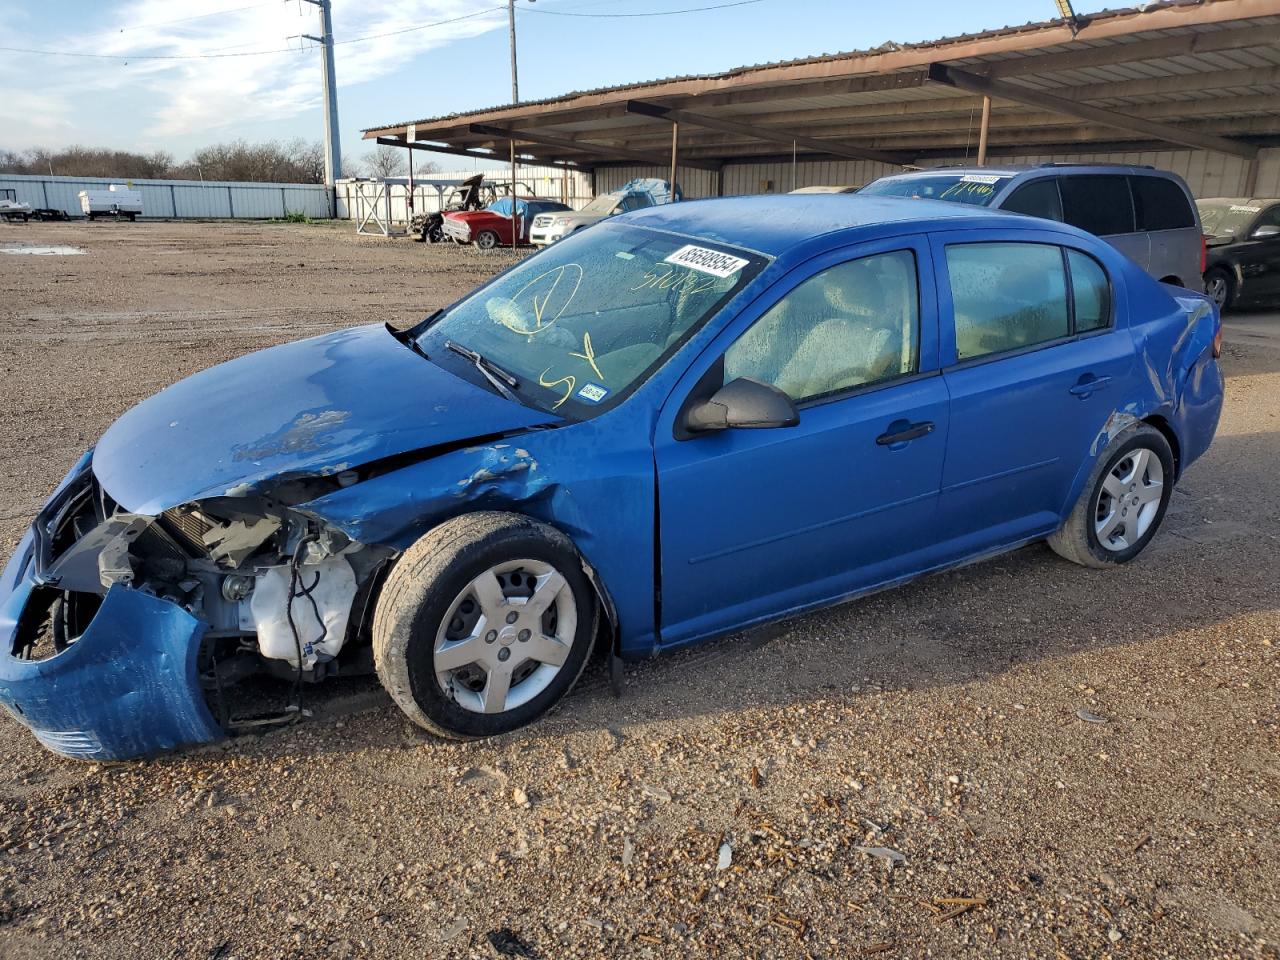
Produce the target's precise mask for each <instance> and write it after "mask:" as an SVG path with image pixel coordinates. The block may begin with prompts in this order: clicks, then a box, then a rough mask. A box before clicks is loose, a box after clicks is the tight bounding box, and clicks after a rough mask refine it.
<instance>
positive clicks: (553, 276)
mask: <svg viewBox="0 0 1280 960" xmlns="http://www.w3.org/2000/svg"><path fill="white" fill-rule="evenodd" d="M562 281H563V282H562ZM580 286H582V267H580V266H579V265H578V264H576V263H565V264H561V265H560V266H558V267H552V268H551V269H550V270H547V271H546V272H545V273H540V274H538V276H536V277H534V278H533V279H532V280H530V281H529V282H528V283H526V284H525V285H524V286H523V287H521V288H520V290H519V291H518V292H517V293H516V295H515V296H514V297H512V298H511V300H512V302H513V303H515V304H516V305H517V306H519V305H520V304H521V303H522V302H523V298H524V295H525V293H526V292H529V291H532V293H531V295H530V298H529V301H528V302H529V305H530V307H532V310H533V323H532V325H531V324H530V323H529V317H528V316H526V315H524V313H523V311H520V312H519V313H517V315H515V316H507V315H504V316H501V317H497V318H495V319H497V321H498V322H499V323H501V324H502V325H503V326H504V327H506V328H507V329H508V330H510V331H511V332H512V333H518V334H521V335H523V336H526V337H531V336H533V335H534V334H535V333H541V332H542V331H543V330H546V329H547V328H548V327H550V326H551V325H552V324H554V323H555V322H556V321H557V320H559V319H560V317H561V316H563V314H564V312H565V311H566V310H567V309H569V304H570V303H572V302H573V298H574V297H575V296H577V294H578V288H579V287H580Z"/></svg>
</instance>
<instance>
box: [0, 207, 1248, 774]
mask: <svg viewBox="0 0 1280 960" xmlns="http://www.w3.org/2000/svg"><path fill="white" fill-rule="evenodd" d="M1220 347H1221V329H1220V323H1219V318H1218V315H1217V312H1216V310H1215V309H1214V308H1213V305H1212V304H1211V303H1210V302H1209V301H1208V300H1207V299H1206V298H1205V297H1203V296H1200V295H1198V294H1193V293H1190V292H1188V291H1186V290H1180V289H1176V288H1173V287H1168V286H1163V285H1161V284H1159V283H1157V282H1156V281H1154V280H1152V279H1151V278H1150V277H1148V276H1147V275H1146V274H1145V273H1144V272H1143V271H1142V270H1141V269H1140V268H1139V267H1137V266H1136V265H1135V264H1133V263H1131V262H1130V261H1128V260H1127V259H1125V258H1124V257H1123V256H1121V255H1120V254H1118V253H1117V252H1116V251H1115V250H1113V249H1112V248H1111V247H1109V246H1108V245H1107V244H1105V243H1103V242H1101V241H1099V240H1097V239H1096V238H1094V237H1091V236H1089V235H1087V234H1084V233H1082V232H1080V231H1078V230H1075V229H1073V228H1071V227H1067V226H1064V225H1062V224H1057V223H1049V222H1047V221H1040V220H1034V219H1031V218H1027V217H1020V216H1015V215H1007V214H1002V213H999V212H992V211H986V210H980V209H975V208H971V207H963V206H956V205H953V204H944V203H933V202H931V201H909V200H891V199H873V198H860V197H858V196H839V195H831V196H816V195H815V196H785V197H753V198H742V199H730V200H713V201H701V202H692V203H680V204H670V205H666V206H661V207H655V208H651V209H647V210H644V211H640V212H637V213H633V214H627V215H623V216H620V217H617V218H615V219H612V220H610V221H609V222H607V223H604V224H601V225H599V226H598V227H597V228H596V229H592V230H589V231H585V232H583V233H581V234H579V235H575V236H573V237H569V238H567V239H565V240H564V241H562V242H561V243H558V244H555V245H554V246H552V247H550V248H548V249H546V250H545V251H543V252H541V253H538V254H536V255H534V256H531V257H528V258H526V259H524V260H522V261H521V262H520V263H518V264H517V265H516V266H514V267H512V268H511V269H510V270H508V271H506V272H505V273H503V274H502V275H500V276H498V277H496V278H495V279H494V280H492V281H491V282H489V283H488V284H486V285H484V286H483V287H481V288H479V289H478V290H476V291H475V292H473V293H471V294H470V295H468V296H467V297H465V298H463V299H462V300H460V301H459V302H457V303H456V304H454V305H452V306H451V307H449V308H447V309H445V310H442V311H440V312H439V313H437V314H435V315H433V316H431V317H428V318H427V319H426V320H424V321H423V322H422V323H421V324H419V325H418V326H417V327H415V328H413V329H411V330H409V331H405V332H400V331H396V330H393V329H391V328H389V327H386V326H381V325H375V326H368V327H359V328H355V329H350V330H344V331H341V332H337V333H332V334H329V335H326V336H321V337H317V338H314V339H310V340H304V341H300V342H297V343H292V344H287V345H284V346H279V347H275V348H272V349H269V350H264V351H262V352H260V353H255V354H251V355H248V356H245V357H242V358H240V359H238V360H234V361H232V362H230V363H226V364H223V365H221V366H218V367H214V368H212V369H209V370H205V371H204V372H202V373H199V374H196V375H195V376H193V377H191V378H189V379H187V380H184V381H182V382H180V383H177V384H175V385H174V386H172V387H170V388H168V389H167V390H164V391H163V392H161V393H160V394H158V395H156V396H155V397H152V398H151V399H149V400H147V401H145V402H144V403H142V404H140V405H139V406H138V407H136V408H135V409H133V410H132V411H130V412H129V413H127V414H125V415H124V416H123V417H122V418H121V419H120V420H119V421H117V422H116V423H115V424H114V425H113V426H112V427H111V428H110V429H109V430H108V431H107V432H106V434H105V435H104V436H103V437H102V439H101V441H100V442H99V443H98V444H97V446H96V448H95V449H93V450H92V451H90V452H89V453H87V454H85V456H84V458H83V459H82V460H81V461H80V463H79V464H77V466H76V467H75V468H74V469H73V470H72V471H71V473H70V474H69V475H68V476H67V477H66V479H65V480H64V481H63V482H62V484H61V485H60V486H59V488H58V489H57V490H56V491H55V492H54V494H53V495H52V497H51V498H50V500H49V502H48V503H47V504H46V506H45V507H44V509H43V510H41V512H40V513H39V515H38V516H37V517H36V518H35V521H34V523H33V524H32V526H31V529H30V531H29V533H28V534H27V536H26V538H25V539H24V540H23V541H22V543H21V544H20V546H19V548H18V551H17V553H16V555H15V556H14V557H13V559H12V560H11V561H10V563H9V565H8V567H7V569H6V570H5V572H4V574H3V577H2V578H0V702H3V703H4V705H5V706H6V707H7V708H8V709H9V710H10V712H11V713H12V714H13V715H14V716H15V717H16V718H17V719H18V720H19V721H21V722H22V723H24V724H26V725H27V726H28V727H30V729H31V730H32V732H33V733H34V734H35V735H36V736H37V737H38V738H39V739H40V740H41V741H42V742H43V743H44V744H46V745H47V746H48V747H50V748H51V749H53V750H56V751H59V752H61V753H64V754H67V755H70V756H79V757H86V758H123V757H133V756H140V755H145V754H149V753H154V752H156V751H160V750H165V749H172V748H175V747H180V746H184V745H188V744H193V743H200V742H205V741H210V740H214V739H217V738H220V737H223V736H226V735H227V734H228V733H231V732H235V731H236V730H239V729H242V728H244V727H245V726H246V725H247V724H253V723H261V722H263V718H261V717H258V718H246V717H243V716H239V715H237V713H236V709H235V708H234V706H233V704H234V703H236V702H238V701H237V700H236V698H235V697H233V696H231V692H232V691H231V687H232V686H233V685H234V684H235V683H236V682H237V681H238V680H240V679H242V678H244V677H245V676H247V675H250V674H255V673H266V674H271V675H275V676H278V677H279V678H281V679H282V680H283V681H285V682H284V683H283V684H281V686H280V689H281V691H282V696H283V697H285V698H286V700H287V704H286V709H284V710H282V711H281V712H280V714H279V715H278V716H275V717H268V718H266V719H267V721H271V720H274V719H288V718H289V717H291V716H293V717H296V715H297V709H298V701H299V698H300V697H301V696H302V692H303V691H304V690H305V689H307V687H308V685H310V684H313V683H317V682H320V681H322V680H324V679H325V678H327V677H331V676H334V675H336V674H350V673H353V672H359V671H361V670H366V671H367V670H376V672H377V675H378V676H379V678H380V679H381V682H382V683H383V685H384V686H385V687H386V689H387V690H388V692H389V693H390V694H391V696H392V697H393V698H394V700H395V702H396V703H397V704H398V705H399V706H400V707H401V708H402V709H403V710H404V711H405V713H407V714H408V715H409V716H410V717H411V718H412V719H413V720H415V721H416V722H417V723H419V724H421V725H422V726H423V727H425V728H427V729H429V730H432V731H435V732H437V733H439V734H443V735H447V736H454V737H463V738H467V737H483V736H490V735H493V734H498V733H501V732H504V731H508V730H512V729H514V728H517V727H519V726H521V725H523V724H526V723H529V722H530V721H532V720H534V719H535V718H536V717H538V716H540V715H541V714H543V713H545V712H546V711H547V710H549V709H551V707H552V706H554V705H555V704H556V703H557V702H558V701H559V700H560V699H561V698H563V697H564V696H565V694H566V693H567V692H568V691H569V689H570V688H571V687H572V686H573V684H574V682H575V681H576V680H577V678H578V676H579V674H580V673H581V672H582V670H583V667H584V665H585V664H586V662H587V660H588V656H589V654H590V652H591V650H592V648H593V647H594V646H597V645H599V646H602V647H604V648H606V649H607V650H608V652H609V654H610V655H611V656H612V657H613V658H614V661H613V662H615V663H616V662H618V660H619V659H637V658H642V657H647V656H650V655H652V654H654V653H657V652H660V651H665V650H669V649H673V648H676V647H680V646H683V645H685V644H690V643H694V642H697V641H700V640H704V639H707V638H708V637H713V636H716V635H720V634H724V633H727V632H731V631H736V630H741V629H743V628H745V627H749V626H752V625H753V624H759V623H762V622H765V621H769V620H775V619H778V618H780V617H787V616H791V615H794V614H796V613H799V612H801V611H804V610H810V609H813V608H815V607H821V606H824V605H827V604H831V603H835V602H837V601H840V600H844V599H846V598H848V597H851V596H855V595H858V594H862V593H867V592H869V591H872V590H879V589H882V588H884V587H887V586H891V585H894V584H898V583H902V582H905V581H907V580H910V579H912V578H913V577H918V576H920V575H922V574H925V573H929V572H931V571H935V570H941V569H945V568H948V567H953V566H956V565H957V564H962V563H965V562H967V561H970V560H973V559H974V558H976V557H983V556H989V555H992V554H995V553H999V552H1001V551H1006V550H1011V549H1013V548H1015V547H1018V546H1020V545H1022V544H1026V543H1029V542H1031V541H1035V540H1045V539H1047V540H1048V542H1049V544H1050V545H1051V546H1052V547H1053V549H1054V550H1056V551H1057V552H1058V553H1059V554H1061V555H1062V556H1063V557H1066V558H1067V559H1069V560H1073V561H1075V562H1077V563H1080V564H1084V565H1086V566H1093V567H1107V566H1110V565H1113V564H1118V563H1123V562H1125V561H1128V560H1131V559H1132V558H1133V557H1135V556H1136V555H1137V554H1138V553H1140V552H1141V551H1142V549H1143V548H1144V547H1145V546H1146V545H1147V544H1148V543H1149V542H1150V540H1151V538H1152V537H1153V536H1154V535H1155V533H1156V530H1157V528H1158V527H1159V525H1160V521H1161V519H1162V517H1163V516H1164V513H1165V510H1166V508H1167V506H1168V503H1169V497H1170V494H1171V491H1172V489H1173V486H1174V484H1175V483H1176V482H1177V480H1178V479H1179V478H1180V477H1181V476H1182V474H1183V472H1185V471H1186V470H1187V469H1188V467H1190V466H1191V464H1192V463H1194V462H1195V460H1196V459H1197V458H1198V457H1200V456H1201V455H1202V454H1203V453H1204V452H1205V450H1206V449H1207V448H1208V446H1209V444H1210V442H1211V441H1212V439H1213V435H1214V432H1215V430H1216V428H1217V424H1218V417H1219V413H1220V411H1221V406H1222V387H1223V385H1222V376H1221V374H1220V372H1219V368H1218V361H1217V357H1218V354H1219V352H1220ZM285 691H287V693H285Z"/></svg>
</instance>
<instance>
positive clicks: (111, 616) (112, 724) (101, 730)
mask: <svg viewBox="0 0 1280 960" xmlns="http://www.w3.org/2000/svg"><path fill="white" fill-rule="evenodd" d="M87 469H89V457H88V455H86V456H85V458H84V459H82V460H81V461H80V463H79V464H77V466H76V468H75V469H73V470H72V472H71V473H70V474H68V475H67V478H66V479H65V480H63V482H62V484H61V485H60V486H59V490H61V489H62V488H63V487H65V486H66V485H67V484H68V483H70V482H73V481H74V480H75V479H77V478H78V477H79V475H80V473H81V472H82V471H84V470H87ZM55 496H56V492H55ZM47 589H49V588H47V587H42V586H41V585H40V584H39V583H38V581H37V579H36V576H35V536H34V533H33V531H31V530H28V531H27V535H26V536H25V537H24V538H23V539H22V542H21V543H20V544H19V545H18V549H17V552H16V553H15V554H14V556H13V558H12V559H11V560H10V561H9V564H8V566H7V567H6V568H5V570H4V573H3V574H0V704H2V705H3V706H4V707H5V708H7V709H8V711H9V713H10V714H11V715H12V716H13V717H14V718H15V719H16V720H18V721H19V722H20V723H22V724H24V725H25V726H27V727H28V728H30V730H31V732H32V733H34V734H35V735H36V738H37V739H39V740H40V742H41V743H43V744H44V745H45V746H46V747H48V748H49V749H50V750H53V751H54V752H56V753H60V754H63V755H64V756H68V757H76V758H79V759H84V760H125V759H130V758H134V757H141V756H146V755H148V754H153V753H158V752H160V751H164V750H172V749H174V748H177V747H183V746H190V745H193V744H197V743H207V742H210V741H214V740H220V739H222V738H223V737H225V736H226V734H225V732H224V731H223V730H222V728H221V727H220V726H219V725H218V723H217V721H215V720H214V718H213V715H212V714H211V713H210V712H209V708H208V706H207V705H206V703H205V699H204V694H203V692H202V690H201V687H200V680H199V676H198V673H197V669H196V658H197V655H198V653H199V649H200V640H201V638H202V637H203V635H204V631H205V624H204V623H203V622H202V621H200V620H198V619H197V618H196V617H194V616H192V615H191V614H190V613H188V612H187V611H186V610H184V609H182V608H181V607H179V606H177V605H176V604H173V603H170V602H169V601H167V600H161V599H159V598H158V597H155V596H152V595H151V594H148V593H144V592H142V591H140V590H135V589H132V588H130V587H126V586H122V585H120V584H117V585H115V586H113V587H112V588H111V589H110V590H109V591H108V593H107V595H106V597H105V598H104V599H103V602H102V606H101V607H100V608H99V610H98V612H97V613H96V614H95V615H94V618H93V620H92V622H91V623H90V624H89V626H88V627H87V628H85V630H84V632H83V633H82V635H81V636H80V638H79V639H78V640H77V641H76V642H75V643H73V644H71V645H70V646H69V647H67V648H66V649H64V650H62V651H61V652H60V653H57V654H55V655H54V656H51V657H48V658H47V659H44V660H27V659H23V657H22V656H20V653H21V651H20V650H15V644H16V643H17V642H19V640H20V639H21V635H22V633H21V632H22V627H23V621H24V616H28V614H29V610H30V609H31V608H32V607H38V605H39V603H40V602H41V597H40V593H41V591H43V590H47ZM37 612H38V610H37Z"/></svg>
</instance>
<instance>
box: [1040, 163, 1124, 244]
mask: <svg viewBox="0 0 1280 960" xmlns="http://www.w3.org/2000/svg"><path fill="white" fill-rule="evenodd" d="M1058 186H1059V189H1060V190H1061V191H1062V213H1063V219H1064V220H1066V221H1067V223H1069V224H1071V225H1072V226H1074V227H1079V228H1080V229H1081V230H1087V231H1089V232H1090V233H1092V234H1093V235H1094V236H1098V237H1105V236H1110V235H1111V234H1116V233H1133V232H1134V229H1135V228H1134V219H1133V198H1132V197H1131V196H1130V194H1129V178H1128V177H1121V176H1107V175H1092V174H1087V175H1085V176H1079V177H1076V176H1070V177H1062V178H1060V179H1059V181H1058Z"/></svg>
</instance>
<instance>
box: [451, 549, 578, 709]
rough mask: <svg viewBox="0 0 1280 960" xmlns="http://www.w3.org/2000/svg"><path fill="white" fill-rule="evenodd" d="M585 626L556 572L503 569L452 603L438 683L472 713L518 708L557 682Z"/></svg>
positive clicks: (536, 566)
mask: <svg viewBox="0 0 1280 960" xmlns="http://www.w3.org/2000/svg"><path fill="white" fill-rule="evenodd" d="M577 628H578V609H577V605H576V604H575V603H574V597H573V590H572V589H571V588H570V586H569V584H568V582H566V581H565V579H564V577H563V576H561V575H560V572H559V571H558V570H556V568H555V567H553V566H552V565H551V564H549V563H545V562H543V561H541V560H512V561H510V562H507V563H500V564H498V565H497V566H494V567H490V568H489V569H488V570H486V571H485V572H484V573H482V574H480V576H478V577H476V578H475V579H474V580H472V581H471V582H470V583H469V584H467V585H466V587H464V588H463V590H462V592H461V593H459V594H458V596H457V597H456V598H454V601H453V603H452V604H451V605H450V607H449V612H448V613H447V614H446V616H445V618H444V622H443V623H442V624H441V625H440V629H439V630H438V631H437V633H436V642H435V648H434V661H435V662H434V666H435V671H436V682H437V683H439V684H440V689H441V690H443V691H444V692H445V693H446V694H448V695H449V696H450V697H452V698H453V700H454V701H455V702H456V703H457V704H458V706H460V707H462V708H463V709H464V710H470V711H472V712H473V713H502V712H504V711H506V710H514V709H516V708H517V707H519V706H522V705H523V704H526V703H528V702H529V701H530V700H532V699H533V698H534V697H536V696H537V695H538V694H540V693H542V691H543V690H545V689H547V687H548V685H550V683H551V681H552V680H554V679H555V677H556V675H557V674H558V673H559V672H560V668H561V667H563V666H564V663H565V661H566V660H567V659H568V658H569V651H570V649H571V648H572V647H573V638H574V635H575V634H576V633H577Z"/></svg>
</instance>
